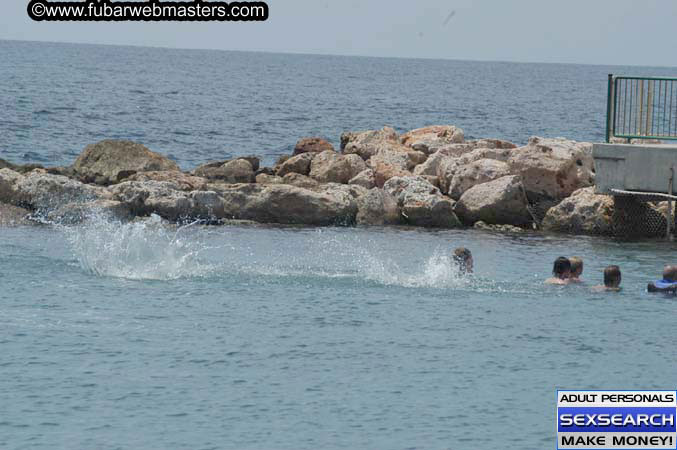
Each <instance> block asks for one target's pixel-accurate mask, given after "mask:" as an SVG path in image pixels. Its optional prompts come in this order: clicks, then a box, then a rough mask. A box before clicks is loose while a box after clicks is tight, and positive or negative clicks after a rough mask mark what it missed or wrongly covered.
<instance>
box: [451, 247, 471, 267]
mask: <svg viewBox="0 0 677 450" xmlns="http://www.w3.org/2000/svg"><path fill="white" fill-rule="evenodd" d="M454 262H455V263H456V265H457V266H458V268H459V269H460V271H461V272H463V273H472V271H473V260H472V253H470V250H468V249H467V248H465V247H459V248H457V249H456V250H454Z"/></svg>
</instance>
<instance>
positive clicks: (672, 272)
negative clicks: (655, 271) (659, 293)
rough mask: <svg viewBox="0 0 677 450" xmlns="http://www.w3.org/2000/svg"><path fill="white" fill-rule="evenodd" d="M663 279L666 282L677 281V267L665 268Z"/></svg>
mask: <svg viewBox="0 0 677 450" xmlns="http://www.w3.org/2000/svg"><path fill="white" fill-rule="evenodd" d="M663 279H664V280H666V281H677V266H665V268H664V269H663Z"/></svg>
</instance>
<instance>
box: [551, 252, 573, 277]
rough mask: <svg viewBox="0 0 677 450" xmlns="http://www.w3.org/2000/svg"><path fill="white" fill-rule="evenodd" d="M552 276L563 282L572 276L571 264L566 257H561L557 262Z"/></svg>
mask: <svg viewBox="0 0 677 450" xmlns="http://www.w3.org/2000/svg"><path fill="white" fill-rule="evenodd" d="M552 274H553V275H554V276H555V277H557V278H559V279H561V280H564V279H566V278H569V277H570V276H571V262H570V261H569V260H568V259H567V258H565V257H564V256H560V257H559V258H557V259H556V260H555V264H554V266H553V267H552Z"/></svg>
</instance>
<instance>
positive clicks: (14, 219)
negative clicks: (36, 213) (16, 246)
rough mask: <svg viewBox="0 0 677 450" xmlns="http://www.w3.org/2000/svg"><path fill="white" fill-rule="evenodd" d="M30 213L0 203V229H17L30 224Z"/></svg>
mask: <svg viewBox="0 0 677 450" xmlns="http://www.w3.org/2000/svg"><path fill="white" fill-rule="evenodd" d="M29 214H30V211H28V210H27V209H24V208H20V207H18V206H14V205H9V204H7V203H2V202H0V227H17V226H20V225H29V224H31V223H32V222H31V221H30V220H29V218H28V216H29Z"/></svg>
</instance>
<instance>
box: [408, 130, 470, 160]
mask: <svg viewBox="0 0 677 450" xmlns="http://www.w3.org/2000/svg"><path fill="white" fill-rule="evenodd" d="M463 139H464V136H463V130H461V129H460V128H457V127H455V126H452V125H434V126H430V127H424V128H418V129H416V130H412V131H409V132H408V133H405V134H403V135H402V136H401V137H400V142H401V143H402V144H404V145H406V146H408V147H411V148H413V149H414V150H418V151H421V152H423V153H425V154H427V155H430V154H433V153H435V152H436V151H437V150H438V149H439V148H440V147H442V146H444V145H448V144H460V143H462V142H463Z"/></svg>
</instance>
